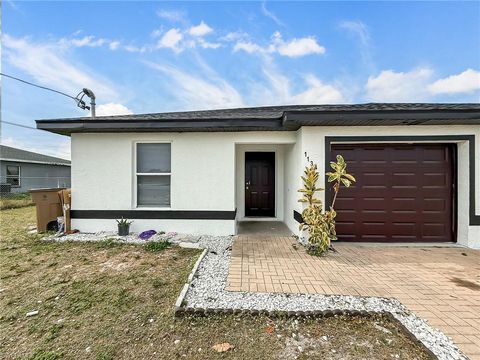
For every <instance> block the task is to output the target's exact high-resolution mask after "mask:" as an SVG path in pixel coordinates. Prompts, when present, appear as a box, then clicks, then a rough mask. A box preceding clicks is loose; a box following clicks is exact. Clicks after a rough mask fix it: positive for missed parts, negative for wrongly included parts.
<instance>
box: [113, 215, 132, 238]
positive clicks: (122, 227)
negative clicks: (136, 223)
mask: <svg viewBox="0 0 480 360" xmlns="http://www.w3.org/2000/svg"><path fill="white" fill-rule="evenodd" d="M132 222H133V221H130V220H128V219H124V218H123V217H122V218H121V219H120V220H118V219H117V224H118V235H119V236H127V235H128V234H129V233H130V224H131V223H132Z"/></svg>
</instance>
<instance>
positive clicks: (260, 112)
mask: <svg viewBox="0 0 480 360" xmlns="http://www.w3.org/2000/svg"><path fill="white" fill-rule="evenodd" d="M420 123H422V124H430V125H438V124H442V125H453V124H479V123H480V104H477V103H470V104H440V103H369V104H351V105H349V104H346V105H286V106H266V107H252V108H237V109H220V110H201V111H183V112H166V113H152V114H138V115H116V116H99V117H96V118H94V119H93V118H91V117H82V118H63V119H47V120H37V127H38V128H39V129H43V130H47V131H51V132H55V133H59V134H66V135H68V134H70V133H73V132H115V131H116V132H128V131H132V132H133V131H255V130H296V129H298V128H299V127H300V126H302V125H306V126H331V125H338V126H364V125H416V124H420Z"/></svg>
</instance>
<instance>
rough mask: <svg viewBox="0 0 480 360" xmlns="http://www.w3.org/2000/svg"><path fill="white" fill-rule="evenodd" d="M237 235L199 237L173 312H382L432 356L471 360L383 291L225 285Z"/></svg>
mask: <svg viewBox="0 0 480 360" xmlns="http://www.w3.org/2000/svg"><path fill="white" fill-rule="evenodd" d="M232 244H233V237H207V236H203V237H201V238H200V241H199V245H200V247H203V248H205V250H204V252H203V253H202V255H201V256H200V257H199V259H198V260H197V262H196V264H195V266H194V268H193V270H192V272H191V273H190V275H189V277H188V280H187V281H188V282H187V283H186V284H185V285H184V287H183V289H182V291H181V293H180V296H179V298H178V299H177V302H176V303H175V316H183V315H199V316H206V315H213V314H250V315H260V314H261V315H267V316H271V317H314V318H316V317H318V318H319V317H331V316H336V315H349V316H369V315H371V314H383V315H385V316H388V317H389V318H391V319H394V320H395V321H396V322H397V324H399V328H400V330H401V331H402V332H403V333H404V334H405V335H407V336H408V337H409V338H411V339H412V340H413V341H415V342H416V343H418V344H420V345H421V346H422V347H423V348H425V350H426V351H427V353H429V354H430V355H431V356H432V358H437V359H441V360H450V359H458V360H468V358H467V357H466V356H465V355H464V354H463V353H462V352H461V351H460V350H459V349H458V347H457V346H456V345H455V344H454V343H453V342H452V340H451V338H449V337H447V336H446V335H445V334H443V333H442V332H441V331H439V330H436V329H434V328H432V327H431V326H430V325H429V324H428V323H427V322H426V321H425V320H423V319H421V318H419V317H417V316H416V315H414V314H413V313H411V312H410V311H409V310H408V309H407V308H406V307H405V306H404V305H402V304H401V303H400V302H399V301H398V300H396V299H388V298H380V297H362V296H344V295H320V294H283V293H272V294H270V293H256V292H231V291H226V290H225V287H226V284H227V277H228V269H229V264H230V254H231V246H232Z"/></svg>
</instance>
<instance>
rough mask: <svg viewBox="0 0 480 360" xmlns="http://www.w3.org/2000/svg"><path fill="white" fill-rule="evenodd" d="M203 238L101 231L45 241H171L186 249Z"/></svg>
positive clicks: (49, 237) (143, 242)
mask: <svg viewBox="0 0 480 360" xmlns="http://www.w3.org/2000/svg"><path fill="white" fill-rule="evenodd" d="M201 238H202V236H201V235H191V234H178V233H174V232H170V233H165V234H160V233H157V234H155V235H153V236H151V237H150V238H148V239H147V240H143V239H141V238H139V234H137V233H130V234H129V235H127V236H119V235H118V234H117V233H116V232H114V231H100V232H96V233H81V232H77V233H74V234H68V235H64V234H55V235H49V236H45V237H44V238H43V240H46V241H60V242H62V241H105V240H107V239H114V240H117V241H121V242H125V243H132V244H145V243H146V242H148V241H165V240H167V241H169V242H171V243H172V244H182V245H183V246H184V247H192V248H195V243H198V242H199V240H200V239H201Z"/></svg>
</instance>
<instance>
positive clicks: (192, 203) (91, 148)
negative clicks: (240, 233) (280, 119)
mask: <svg viewBox="0 0 480 360" xmlns="http://www.w3.org/2000/svg"><path fill="white" fill-rule="evenodd" d="M137 142H170V143H171V144H172V145H171V157H172V159H171V164H172V166H171V173H172V175H171V207H170V208H169V209H168V210H217V211H234V210H235V208H236V206H237V205H238V204H237V201H236V199H235V196H236V187H235V186H236V183H238V182H237V181H236V176H237V175H236V170H237V169H236V165H235V164H236V162H235V158H236V154H235V148H236V145H237V144H238V146H242V144H249V145H251V146H256V145H257V144H288V143H290V144H291V143H294V142H295V133H294V132H285V131H282V132H270V131H269V132H241V133H228V132H224V133H213V132H212V133H208V132H204V133H121V134H117V133H115V134H108V133H102V134H100V133H98V134H73V135H72V209H73V210H135V209H136V206H135V196H136V185H135V156H134V155H135V154H134V152H135V151H134V149H135V143H137ZM277 148H278V149H280V147H277ZM280 162H281V164H282V165H281V166H282V167H283V155H282V156H281V161H280ZM282 172H283V171H282ZM241 183H242V184H243V181H242V182H241ZM278 194H279V197H280V198H279V200H278V201H279V203H282V204H283V192H282V191H278ZM139 210H150V209H147V208H145V207H142V208H141V209H139ZM151 210H152V211H162V210H165V209H151ZM280 213H281V217H282V218H283V208H280ZM72 227H73V228H77V229H79V230H80V231H84V232H93V231H102V230H110V231H113V230H115V227H116V222H115V220H114V219H72ZM148 229H156V230H164V231H177V232H185V233H194V234H212V235H231V234H235V232H236V221H235V220H166V219H160V220H158V219H151V220H148V219H143V220H141V219H136V220H135V219H134V223H133V224H132V227H131V230H132V231H134V232H138V231H143V230H148Z"/></svg>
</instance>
